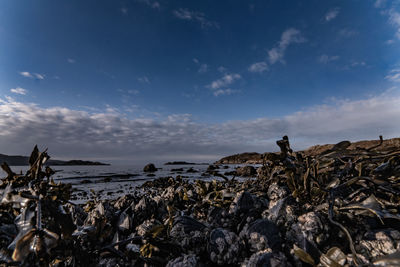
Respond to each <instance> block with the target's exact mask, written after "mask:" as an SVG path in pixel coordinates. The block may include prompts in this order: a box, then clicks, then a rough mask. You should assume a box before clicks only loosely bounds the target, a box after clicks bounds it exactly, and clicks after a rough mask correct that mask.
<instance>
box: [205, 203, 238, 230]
mask: <svg viewBox="0 0 400 267" xmlns="http://www.w3.org/2000/svg"><path fill="white" fill-rule="evenodd" d="M207 222H208V223H210V224H211V225H213V226H216V227H224V228H227V227H229V226H230V224H231V222H232V218H230V215H229V213H228V211H227V210H226V209H224V208H221V207H211V208H210V209H209V211H208V215H207Z"/></svg>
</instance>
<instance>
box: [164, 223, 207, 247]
mask: <svg viewBox="0 0 400 267" xmlns="http://www.w3.org/2000/svg"><path fill="white" fill-rule="evenodd" d="M205 228H206V226H205V225H204V224H202V223H200V222H199V221H197V220H195V219H193V218H192V217H189V216H179V217H177V218H175V219H174V223H173V226H172V229H171V232H170V235H171V237H173V238H174V239H175V240H176V241H177V243H178V244H179V245H180V246H181V248H182V250H183V251H184V252H187V253H195V254H196V255H199V254H201V253H203V252H204V250H205V247H206V246H205V245H206V242H207V235H206V233H205V231H204V230H205Z"/></svg>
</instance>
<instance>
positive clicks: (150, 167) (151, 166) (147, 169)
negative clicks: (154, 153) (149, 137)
mask: <svg viewBox="0 0 400 267" xmlns="http://www.w3.org/2000/svg"><path fill="white" fill-rule="evenodd" d="M143 171H144V172H155V171H157V168H156V166H154V164H153V163H149V164H147V165H146V166H144V168H143Z"/></svg>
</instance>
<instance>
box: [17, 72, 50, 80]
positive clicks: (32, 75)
mask: <svg viewBox="0 0 400 267" xmlns="http://www.w3.org/2000/svg"><path fill="white" fill-rule="evenodd" d="M19 74H21V75H22V76H24V77H26V78H32V79H35V78H36V79H38V80H44V77H45V75H44V74H40V73H30V72H29V71H21V72H20V73H19Z"/></svg>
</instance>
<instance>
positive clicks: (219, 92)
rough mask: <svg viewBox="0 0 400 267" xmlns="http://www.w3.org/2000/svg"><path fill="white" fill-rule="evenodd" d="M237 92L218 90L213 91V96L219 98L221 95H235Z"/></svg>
mask: <svg viewBox="0 0 400 267" xmlns="http://www.w3.org/2000/svg"><path fill="white" fill-rule="evenodd" d="M239 92H240V91H239V90H232V89H230V88H227V89H218V90H216V91H214V93H213V94H214V96H221V95H232V94H235V93H239Z"/></svg>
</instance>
